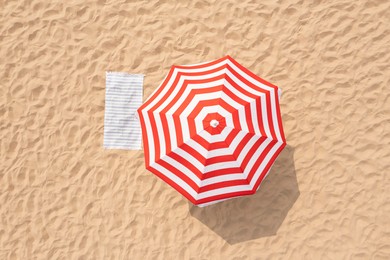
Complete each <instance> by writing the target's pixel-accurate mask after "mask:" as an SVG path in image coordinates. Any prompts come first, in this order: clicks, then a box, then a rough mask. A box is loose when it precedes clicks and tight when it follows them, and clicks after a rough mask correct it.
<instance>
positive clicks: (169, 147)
mask: <svg viewBox="0 0 390 260" xmlns="http://www.w3.org/2000/svg"><path fill="white" fill-rule="evenodd" d="M278 94H279V89H278V87H276V86H275V85H273V84H271V83H269V82H267V81H265V80H263V79H261V78H260V77H258V76H256V75H255V74H253V73H252V72H250V71H249V70H248V69H246V68H244V67H243V66H242V65H240V64H239V63H238V62H237V61H235V60H234V59H233V58H231V57H230V56H226V57H223V58H221V59H218V60H215V61H211V62H206V63H202V64H197V65H186V66H176V65H174V66H172V67H171V69H170V71H169V73H168V75H167V76H166V78H165V79H164V80H163V82H162V83H161V85H160V86H159V87H158V88H157V89H156V90H155V91H154V92H153V93H152V95H151V96H150V97H149V98H148V99H147V100H146V101H145V103H144V104H143V105H142V106H141V107H140V108H139V109H138V114H139V117H140V122H141V127H142V135H143V144H144V150H145V164H146V168H147V169H148V170H149V171H151V172H153V173H154V174H155V175H157V176H158V177H160V178H161V179H163V180H164V181H165V182H167V183H168V184H169V185H171V186H172V187H173V188H175V189H176V190H177V191H179V192H180V193H181V194H183V195H184V196H185V197H186V198H187V199H189V200H190V201H191V202H192V203H193V204H196V205H199V206H204V205H208V204H212V203H215V202H218V201H222V200H226V199H229V198H233V197H238V196H243V195H249V194H253V193H255V192H256V190H257V189H258V187H259V186H260V184H261V182H262V180H263V179H264V177H265V176H266V175H267V174H268V172H269V170H270V168H271V166H272V164H273V163H274V161H275V159H276V157H277V156H278V154H279V153H280V152H281V151H282V149H283V148H284V147H285V145H286V140H285V137H284V133H283V127H282V119H281V115H280V109H279V95H278Z"/></svg>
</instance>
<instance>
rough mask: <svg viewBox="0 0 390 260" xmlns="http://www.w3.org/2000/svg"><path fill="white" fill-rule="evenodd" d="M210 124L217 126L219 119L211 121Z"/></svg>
mask: <svg viewBox="0 0 390 260" xmlns="http://www.w3.org/2000/svg"><path fill="white" fill-rule="evenodd" d="M210 125H211V126H212V127H214V128H216V127H217V126H218V125H219V122H218V121H217V120H215V119H213V120H211V121H210Z"/></svg>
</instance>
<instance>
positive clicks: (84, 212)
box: [0, 0, 390, 259]
mask: <svg viewBox="0 0 390 260" xmlns="http://www.w3.org/2000/svg"><path fill="white" fill-rule="evenodd" d="M174 2H176V3H174ZM227 54H229V55H231V56H232V57H233V58H235V59H236V60H237V61H239V62H240V63H241V64H243V65H244V66H246V67H248V68H249V69H250V70H252V71H253V72H255V73H256V74H258V75H259V76H261V77H263V78H264V79H266V80H268V81H270V82H272V83H274V84H276V85H278V86H280V87H281V88H282V89H283V95H282V102H281V103H282V104H281V110H282V116H283V121H284V128H285V133H286V138H287V142H288V147H287V148H286V149H285V150H284V152H283V153H282V154H281V156H280V157H279V159H278V160H277V162H276V164H275V166H274V167H273V168H272V172H271V173H270V175H269V177H267V180H266V181H265V182H264V184H263V185H262V187H261V190H259V192H258V193H257V194H256V195H254V196H251V197H246V198H239V199H235V200H231V201H227V202H223V203H220V204H217V205H214V206H210V207H208V208H205V209H199V208H196V207H193V206H191V204H189V203H188V202H187V200H186V199H185V198H184V197H182V196H181V195H180V194H179V193H178V192H176V191H175V190H173V189H172V188H171V187H170V186H168V185H167V184H165V183H164V182H162V181H161V180H160V179H158V178H157V177H155V176H154V175H153V174H151V173H149V172H147V171H146V170H145V168H144V160H143V156H144V154H143V151H117V150H104V149H103V147H102V142H103V119H104V98H105V71H107V70H112V71H125V72H131V73H142V74H145V75H146V76H145V93H144V94H145V95H144V98H146V97H148V96H149V95H150V94H151V93H152V91H153V90H154V89H155V88H156V87H157V86H158V84H159V83H160V81H161V80H162V79H163V78H164V77H165V75H166V73H167V72H168V69H169V67H170V66H171V65H172V64H193V63H199V62H204V61H208V60H213V59H217V58H220V57H222V56H224V55H227ZM389 68H390V2H389V1H384V0H383V1H368V0H367V1H344V0H342V1H318V0H317V1H271V0H266V1H249V0H241V1H235V2H233V1H202V0H194V1H157V0H152V1H142V2H141V1H140V2H136V1H124V0H121V1H104V0H99V1H75V0H70V1H43V0H32V1H8V0H7V1H6V0H1V1H0V75H1V81H0V82H1V83H0V259H245V258H246V259H389V258H390V217H389V215H390V195H389V194H390V192H389V191H390V177H389V174H390V172H389V168H390V147H389V144H390V99H389V94H390V71H389Z"/></svg>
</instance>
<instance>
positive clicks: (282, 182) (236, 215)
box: [189, 146, 299, 244]
mask: <svg viewBox="0 0 390 260" xmlns="http://www.w3.org/2000/svg"><path fill="white" fill-rule="evenodd" d="M298 197H299V188H298V183H297V178H296V175H295V167H294V148H292V147H291V146H286V147H285V149H284V150H283V151H282V152H281V154H280V155H279V157H278V158H277V160H276V161H275V163H274V165H273V166H272V168H271V172H270V173H269V174H268V176H267V178H266V179H265V180H264V181H263V183H262V184H261V186H260V189H259V190H258V191H257V193H256V194H254V195H252V196H247V197H240V198H236V199H231V200H228V201H224V202H220V203H217V204H215V205H210V206H207V207H204V208H199V207H197V206H194V205H193V204H191V203H190V202H189V208H190V213H191V215H192V216H193V217H195V218H197V219H198V220H199V221H201V222H202V223H203V224H205V225H206V226H208V227H209V228H210V229H211V230H213V231H214V232H215V233H217V234H218V235H219V236H221V237H222V238H223V239H225V240H226V241H227V242H228V243H229V244H236V243H240V242H244V241H248V240H252V239H256V238H261V237H267V236H273V235H276V232H277V231H278V229H279V227H280V226H281V225H282V223H283V221H284V219H285V218H286V216H287V213H288V211H289V210H290V209H291V207H292V206H293V205H294V203H295V201H296V200H297V198H298Z"/></svg>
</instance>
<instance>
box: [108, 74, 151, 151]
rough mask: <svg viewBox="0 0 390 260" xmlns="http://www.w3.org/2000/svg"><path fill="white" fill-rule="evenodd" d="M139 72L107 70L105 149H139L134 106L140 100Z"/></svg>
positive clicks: (140, 102) (139, 136)
mask: <svg viewBox="0 0 390 260" xmlns="http://www.w3.org/2000/svg"><path fill="white" fill-rule="evenodd" d="M143 80H144V75H142V74H128V73H124V72H106V107H105V115H104V144H103V146H104V147H105V148H107V149H124V150H138V149H141V140H142V133H141V126H140V123H139V119H138V114H137V109H138V107H140V106H141V104H142V95H143Z"/></svg>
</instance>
